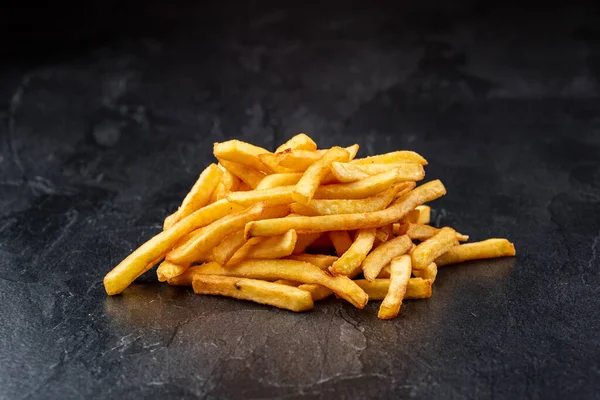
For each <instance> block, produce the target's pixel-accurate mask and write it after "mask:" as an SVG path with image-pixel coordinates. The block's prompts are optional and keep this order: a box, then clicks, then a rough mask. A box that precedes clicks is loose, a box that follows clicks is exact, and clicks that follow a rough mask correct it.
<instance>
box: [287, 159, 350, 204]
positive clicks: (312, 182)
mask: <svg viewBox="0 0 600 400" xmlns="http://www.w3.org/2000/svg"><path fill="white" fill-rule="evenodd" d="M349 157H350V155H349V154H348V152H347V151H346V150H344V149H342V148H341V147H332V148H331V149H329V150H327V152H326V153H325V154H323V156H321V158H319V160H318V161H316V162H314V163H313V164H312V165H311V166H310V167H308V168H307V169H306V171H305V172H304V175H302V178H300V180H299V181H298V183H297V184H296V186H295V187H294V191H293V192H292V198H293V199H294V201H296V202H298V203H300V204H304V205H307V204H308V203H309V202H310V201H311V200H312V198H313V196H314V195H315V192H316V191H317V188H318V187H319V184H320V183H321V179H323V178H324V177H325V175H327V173H328V172H329V166H330V165H331V163H332V162H334V161H348V159H349Z"/></svg>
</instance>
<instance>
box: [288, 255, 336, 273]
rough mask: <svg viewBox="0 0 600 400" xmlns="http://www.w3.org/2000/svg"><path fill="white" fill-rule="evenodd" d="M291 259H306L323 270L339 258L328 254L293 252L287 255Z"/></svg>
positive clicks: (305, 260)
mask: <svg viewBox="0 0 600 400" xmlns="http://www.w3.org/2000/svg"><path fill="white" fill-rule="evenodd" d="M287 258H288V259H290V260H296V261H304V262H307V263H310V264H312V265H316V266H317V267H319V268H321V269H322V270H326V269H327V268H329V267H330V266H331V265H332V264H333V263H334V262H336V261H337V260H338V258H337V257H336V256H328V255H326V254H306V253H303V254H293V255H291V256H288V257H287Z"/></svg>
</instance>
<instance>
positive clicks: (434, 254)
mask: <svg viewBox="0 0 600 400" xmlns="http://www.w3.org/2000/svg"><path fill="white" fill-rule="evenodd" d="M456 245H458V240H457V239H456V231H455V230H454V229H452V228H448V227H445V228H442V229H440V231H439V232H438V233H437V234H436V235H435V236H433V237H431V238H430V239H427V240H426V241H424V242H421V243H420V244H419V245H418V246H417V248H416V249H415V250H414V251H413V253H412V267H413V268H414V269H424V268H425V267H427V266H428V265H429V264H431V263H432V262H434V261H435V259H436V258H438V257H439V256H441V255H442V254H444V253H445V252H447V251H448V250H450V249H451V248H452V247H454V246H456Z"/></svg>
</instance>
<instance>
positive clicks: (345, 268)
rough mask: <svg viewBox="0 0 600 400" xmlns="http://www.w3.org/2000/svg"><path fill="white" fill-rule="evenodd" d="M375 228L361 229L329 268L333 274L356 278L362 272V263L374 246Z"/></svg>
mask: <svg viewBox="0 0 600 400" xmlns="http://www.w3.org/2000/svg"><path fill="white" fill-rule="evenodd" d="M374 240H375V228H365V229H359V230H358V233H357V234H356V238H355V239H354V242H353V243H352V245H351V246H350V248H349V249H348V251H346V252H345V253H344V255H342V256H341V257H340V258H338V259H337V261H335V262H334V263H333V264H332V265H331V268H329V271H330V272H331V273H332V274H333V275H345V276H349V277H350V278H354V277H355V276H356V275H358V274H359V273H360V272H361V268H360V265H361V263H362V262H363V260H364V259H365V257H366V256H367V254H369V251H371V249H372V248H373V242H374Z"/></svg>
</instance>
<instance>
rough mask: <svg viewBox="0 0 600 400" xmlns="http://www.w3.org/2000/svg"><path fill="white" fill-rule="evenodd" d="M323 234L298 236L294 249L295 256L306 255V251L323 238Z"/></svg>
mask: <svg viewBox="0 0 600 400" xmlns="http://www.w3.org/2000/svg"><path fill="white" fill-rule="evenodd" d="M321 235H322V233H320V232H319V233H307V234H304V235H298V240H296V247H295V248H294V253H293V254H300V253H304V251H305V250H306V249H307V247H309V246H310V245H311V244H313V243H314V242H315V241H316V240H317V239H319V238H320V237H321Z"/></svg>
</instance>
